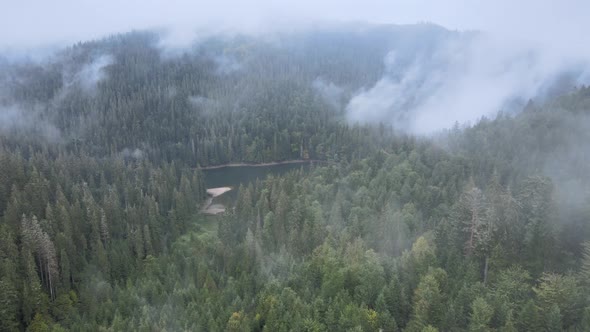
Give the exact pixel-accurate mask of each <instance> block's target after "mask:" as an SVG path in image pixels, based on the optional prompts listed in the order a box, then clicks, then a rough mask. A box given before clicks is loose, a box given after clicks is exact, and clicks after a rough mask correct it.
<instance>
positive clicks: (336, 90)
mask: <svg viewBox="0 0 590 332" xmlns="http://www.w3.org/2000/svg"><path fill="white" fill-rule="evenodd" d="M312 86H313V88H314V90H315V91H316V92H317V93H318V94H319V95H320V96H321V97H322V99H323V100H324V101H326V102H327V103H328V104H330V105H331V106H333V107H334V108H336V109H340V108H341V107H342V98H343V93H344V89H343V88H341V87H339V86H338V85H336V84H334V83H332V82H326V81H324V80H323V79H321V78H319V77H318V78H316V79H315V80H314V81H313V83H312Z"/></svg>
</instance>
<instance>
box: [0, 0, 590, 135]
mask: <svg viewBox="0 0 590 332" xmlns="http://www.w3.org/2000/svg"><path fill="white" fill-rule="evenodd" d="M588 12H590V3H588V2H587V1H583V0H565V1H559V2H557V1H549V0H540V1H532V0H524V1H519V2H513V1H508V0H500V1H484V2H482V1H479V2H477V3H473V2H471V1H467V0H450V1H445V2H444V3H443V2H441V1H435V0H415V1H408V0H393V1H385V0H368V1H335V0H327V1H322V2H320V3H318V2H312V1H307V0H306V1H299V2H297V3H287V2H285V1H279V2H276V1H270V0H256V1H248V2H241V1H234V0H221V1H217V2H215V4H213V3H210V2H208V3H205V2H203V1H196V2H194V1H188V0H172V1H161V0H150V1H139V0H133V1H125V2H119V1H113V0H107V1H101V2H100V4H98V3H96V4H94V3H92V2H90V1H74V0H57V1H52V2H43V1H20V2H12V3H10V4H6V5H5V6H3V10H2V12H1V13H0V22H2V24H3V26H2V29H0V50H3V54H5V55H4V57H5V58H8V59H12V58H18V57H29V58H35V57H39V54H46V53H47V51H46V50H48V49H53V48H54V47H57V46H65V45H69V44H71V43H74V42H77V41H85V40H89V39H95V38H101V37H104V36H107V35H109V34H114V33H121V32H127V31H131V30H142V29H156V30H157V31H160V32H161V41H160V45H159V46H160V47H161V49H162V51H163V54H169V55H170V54H172V55H174V54H175V52H176V51H178V50H184V49H186V48H188V47H189V46H191V45H193V44H194V43H195V42H198V41H199V40H200V39H203V38H206V36H210V35H213V34H236V33H242V34H250V35H269V34H274V33H280V32H288V31H294V30H301V29H305V28H308V27H313V26H318V25H321V24H326V23H338V22H368V23H394V24H407V23H416V22H433V23H436V24H440V25H442V26H444V27H445V28H447V29H450V30H458V31H478V33H477V34H473V35H472V34H467V35H462V37H458V38H454V39H450V40H446V41H445V42H444V43H441V44H440V45H438V46H437V47H436V48H435V49H434V50H427V51H421V52H418V53H417V54H413V57H414V59H413V61H412V62H411V63H410V64H409V65H408V63H407V62H405V61H401V62H400V61H398V58H399V57H400V56H404V54H400V50H395V49H394V50H391V52H390V53H389V54H388V55H387V56H386V57H385V58H384V59H383V62H384V65H385V68H386V70H385V72H384V73H383V76H382V78H381V79H379V80H378V81H377V82H376V83H375V84H373V85H369V86H365V87H362V88H361V89H359V90H358V91H354V92H353V95H352V98H351V99H350V100H346V101H344V105H342V106H340V104H341V103H342V101H341V100H340V95H341V90H339V89H340V88H339V87H338V86H335V85H333V84H332V83H330V82H324V81H322V79H321V78H318V80H316V81H315V82H314V83H313V88H314V89H316V90H317V91H318V92H319V93H320V95H321V96H322V97H323V98H325V99H326V101H327V102H328V104H330V105H333V106H338V107H344V108H345V110H346V113H347V115H348V119H349V120H350V121H351V122H386V123H392V124H393V125H394V126H396V127H398V128H401V129H403V130H406V131H409V132H412V133H417V134H429V133H432V132H435V131H437V130H440V129H443V128H448V127H450V126H452V125H453V124H454V123H455V122H459V123H473V122H475V121H477V120H478V119H480V118H481V117H482V116H487V117H491V116H493V115H494V114H496V113H497V112H498V111H501V110H503V111H511V110H512V108H515V107H516V108H518V107H519V105H522V104H524V103H525V102H526V101H527V100H528V99H531V98H535V99H539V98H543V97H544V96H545V95H546V94H547V93H548V92H551V89H552V88H553V83H554V82H556V81H559V80H560V78H561V77H562V76H563V75H564V74H566V73H567V74H568V75H570V77H569V79H570V82H569V84H571V85H572V86H573V85H579V84H588V83H589V82H590V70H588V68H589V66H588V62H589V60H588V59H590V44H587V43H584V40H585V31H588V28H590V21H588V20H587V17H586V13H588ZM24 18H26V19H24ZM31 22H34V24H31ZM417 43H420V41H417ZM402 51H403V50H402ZM405 56H408V55H407V54H405ZM109 61H112V60H110V58H109V57H108V56H105V57H103V58H100V59H94V62H93V63H92V64H91V65H89V66H88V67H87V68H84V69H83V70H82V71H80V72H79V73H78V74H77V75H78V76H77V77H74V79H78V80H80V81H81V83H82V84H81V85H82V87H83V88H84V89H86V90H89V91H90V88H91V87H92V86H94V85H95V84H96V82H97V81H98V80H100V79H101V75H102V71H101V69H100V68H102V67H104V66H105V65H108V63H109ZM215 63H216V64H217V67H218V73H219V74H220V75H225V74H229V73H232V72H235V71H238V70H240V68H241V67H240V66H241V65H240V63H238V62H237V61H236V60H235V59H232V58H229V57H226V56H221V57H218V58H216V59H215ZM85 82H88V84H86V83H85ZM331 84H332V85H331Z"/></svg>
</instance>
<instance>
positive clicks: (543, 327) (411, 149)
mask: <svg viewBox="0 0 590 332" xmlns="http://www.w3.org/2000/svg"><path fill="white" fill-rule="evenodd" d="M460 37H462V36H461V34H460V33H457V32H450V31H447V30H445V29H443V28H440V27H437V26H433V25H416V26H360V27H359V26H344V27H340V28H338V29H336V28H332V29H324V30H317V31H310V32H302V33H293V34H284V35H279V36H273V37H272V38H271V37H268V38H258V37H256V38H255V37H246V36H233V37H227V36H224V37H211V38H208V39H205V40H202V41H201V42H199V43H198V44H195V46H194V47H193V48H191V49H188V50H184V51H182V52H176V53H170V52H166V50H164V49H162V46H161V44H160V41H159V36H158V35H157V34H155V33H151V32H133V33H129V34H124V35H116V36H113V37H110V38H106V39H102V40H97V41H91V42H85V43H79V44H76V45H73V46H71V47H70V48H67V49H64V50H61V51H60V52H58V53H56V54H54V55H53V56H51V57H50V58H48V59H45V60H43V61H37V62H35V61H25V60H22V61H20V60H19V61H15V60H9V59H0V331H70V330H71V331H430V332H431V331H505V332H509V331H590V221H589V218H590V205H589V204H590V177H589V176H588V174H589V173H590V166H589V165H590V148H589V147H588V146H587V144H586V143H587V142H588V141H589V139H590V131H589V130H588V129H590V88H586V87H577V88H576V89H575V90H574V91H571V92H568V93H567V94H564V95H561V96H559V97H556V98H553V99H549V100H545V101H535V100H531V101H530V102H529V103H528V104H527V105H526V107H524V108H523V109H522V110H519V111H518V112H515V113H510V114H502V113H501V114H499V115H498V116H497V117H494V118H492V119H486V118H482V119H481V120H480V121H479V122H477V123H475V124H473V125H461V126H460V125H457V126H455V127H454V128H451V129H448V130H446V131H444V132H440V133H437V134H435V135H432V136H430V137H417V136H412V135H410V134H405V133H404V132H405V131H404V130H403V128H397V127H393V126H392V125H391V123H380V124H358V123H350V122H349V121H347V118H346V114H345V112H346V111H345V106H346V104H347V103H348V102H349V101H350V99H351V97H352V96H353V94H354V93H356V92H357V91H358V90H359V89H363V88H364V87H366V86H370V85H372V84H375V82H377V81H378V80H379V79H380V77H381V76H382V74H383V71H384V61H383V59H384V57H386V56H387V54H388V53H389V52H390V51H391V50H392V49H395V50H396V52H397V54H398V57H399V58H400V59H402V60H400V61H402V63H403V61H405V60H404V59H406V60H407V61H408V62H410V61H411V59H412V57H413V56H414V55H415V54H417V53H420V52H430V50H431V49H435V48H436V47H437V45H438V44H439V43H441V42H443V41H445V40H447V39H452V38H460ZM418 41H420V42H418ZM420 54H422V53H420ZM299 159H310V160H321V161H326V163H316V164H314V165H313V166H311V168H310V169H309V170H304V169H301V170H299V171H294V172H291V173H289V174H287V175H285V176H269V177H268V178H266V179H265V180H259V181H257V182H255V183H251V184H249V185H246V186H240V187H239V188H236V190H238V194H237V200H236V202H235V208H231V209H228V210H227V212H226V213H224V214H222V215H219V216H205V215H203V214H201V213H200V209H201V206H202V204H203V201H204V200H205V199H206V193H205V189H206V185H205V183H206V179H205V177H206V175H205V174H204V173H203V171H201V170H200V169H199V166H201V167H202V166H212V165H222V164H226V163H232V162H247V163H262V162H271V161H286V160H299Z"/></svg>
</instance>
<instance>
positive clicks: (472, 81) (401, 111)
mask: <svg viewBox="0 0 590 332" xmlns="http://www.w3.org/2000/svg"><path fill="white" fill-rule="evenodd" d="M398 57H400V58H402V57H403V58H406V57H407V54H401V55H400V54H397V53H396V50H393V51H391V52H390V54H389V55H388V56H387V57H386V59H385V60H384V61H385V66H386V72H385V74H384V75H383V77H382V78H381V79H380V80H379V81H378V82H377V83H375V84H374V85H373V86H371V87H369V88H365V89H362V90H360V91H358V92H357V94H356V95H354V96H353V98H352V99H351V100H350V102H349V103H348V105H347V107H346V110H347V114H348V118H349V119H350V120H351V121H353V122H357V121H358V122H386V123H392V124H393V125H394V126H396V127H397V128H399V129H402V130H406V131H409V132H412V133H417V134H429V133H432V132H435V131H438V130H441V129H443V128H449V127H451V126H452V125H453V124H454V123H455V122H459V123H470V122H474V121H477V120H478V119H480V118H481V117H484V116H485V117H490V116H494V115H495V114H496V113H497V112H498V111H500V110H506V108H509V107H510V106H511V105H514V104H517V105H518V103H519V102H522V103H524V102H525V101H526V100H528V99H530V98H537V97H542V96H543V95H544V94H546V93H548V92H549V91H551V89H552V88H553V87H554V85H555V83H556V82H560V83H561V84H564V82H562V81H559V78H563V77H564V73H568V75H569V81H570V82H571V83H572V84H576V83H577V84H579V83H584V81H586V80H587V79H588V78H589V75H588V74H587V73H588V72H587V71H583V70H582V69H583V68H588V61H587V60H585V59H583V58H582V57H576V56H569V55H566V54H559V53H557V52H552V51H551V50H548V49H544V48H541V47H539V46H536V45H533V44H528V45H527V44H523V43H518V44H517V43H511V42H509V41H506V40H499V39H494V38H493V37H491V36H490V35H484V34H477V35H467V36H465V35H463V36H461V37H458V38H453V39H449V40H448V41H446V42H445V43H444V44H442V45H441V46H439V47H437V48H435V49H434V50H426V51H421V52H419V53H418V54H415V55H414V60H413V62H411V63H410V64H408V63H407V62H406V61H399V60H398Z"/></svg>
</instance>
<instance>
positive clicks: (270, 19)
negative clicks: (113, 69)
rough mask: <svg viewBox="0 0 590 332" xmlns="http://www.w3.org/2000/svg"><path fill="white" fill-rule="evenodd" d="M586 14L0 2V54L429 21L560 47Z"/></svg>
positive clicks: (367, 2)
mask: <svg viewBox="0 0 590 332" xmlns="http://www.w3.org/2000/svg"><path fill="white" fill-rule="evenodd" d="M589 12H590V1H588V0H518V1H515V0H494V1H489V0H485V1H484V0H482V1H476V0H472V1H469V0H448V1H443V0H363V1H351V0H323V1H322V0H297V1H285V0H275V1H272V0H254V1H239V0H215V1H200V0H197V1H189V0H100V1H98V0H94V1H90V0H52V1H46V0H18V1H10V0H3V4H2V10H0V48H4V49H6V48H27V47H38V46H47V45H52V44H56V43H58V44H62V45H63V44H68V43H72V42H75V41H79V40H87V39H90V38H96V37H101V36H104V35H107V34H111V33H117V32H126V31H129V30H131V29H146V28H168V29H170V30H171V33H172V35H173V36H175V37H176V38H179V39H191V38H192V37H193V36H194V31H195V30H196V29H197V28H198V29H203V28H205V29H208V30H217V29H233V30H240V31H247V32H260V31H268V30H272V29H288V28H290V27H298V26H302V23H309V22H310V21H312V22H313V21H368V22H375V23H416V22H424V21H428V22H433V23H437V24H440V25H443V26H445V27H447V28H450V29H459V30H465V29H469V30H471V29H479V30H486V31H490V32H494V33H498V34H501V35H504V36H510V37H511V38H512V37H516V38H517V39H522V38H524V39H532V40H535V41H540V42H543V43H545V44H552V45H554V47H559V48H567V47H570V46H572V44H573V43H575V44H576V45H575V46H576V47H580V46H581V45H580V44H582V43H583V41H584V37H585V31H588V30H589V29H588V28H590V20H588V18H587V14H588V13H589Z"/></svg>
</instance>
